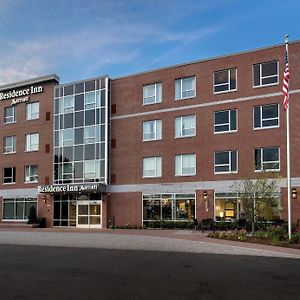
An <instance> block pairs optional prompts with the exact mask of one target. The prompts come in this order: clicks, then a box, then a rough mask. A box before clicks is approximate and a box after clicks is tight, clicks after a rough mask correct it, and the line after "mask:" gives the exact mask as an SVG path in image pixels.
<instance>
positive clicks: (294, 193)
mask: <svg viewBox="0 0 300 300" xmlns="http://www.w3.org/2000/svg"><path fill="white" fill-rule="evenodd" d="M292 198H293V199H297V190H296V189H295V188H293V189H292Z"/></svg>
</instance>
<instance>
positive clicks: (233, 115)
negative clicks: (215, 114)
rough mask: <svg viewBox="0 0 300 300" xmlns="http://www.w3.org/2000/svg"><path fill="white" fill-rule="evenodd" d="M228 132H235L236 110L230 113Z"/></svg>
mask: <svg viewBox="0 0 300 300" xmlns="http://www.w3.org/2000/svg"><path fill="white" fill-rule="evenodd" d="M230 130H236V110H235V109H234V110H231V111H230Z"/></svg>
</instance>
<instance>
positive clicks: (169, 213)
mask: <svg viewBox="0 0 300 300" xmlns="http://www.w3.org/2000/svg"><path fill="white" fill-rule="evenodd" d="M195 201H196V197H195V194H152V195H145V194H144V195H143V223H144V224H147V223H148V222H153V221H162V220H169V221H171V220H172V221H192V220H193V219H194V217H195Z"/></svg>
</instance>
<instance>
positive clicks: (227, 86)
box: [214, 69, 236, 93]
mask: <svg viewBox="0 0 300 300" xmlns="http://www.w3.org/2000/svg"><path fill="white" fill-rule="evenodd" d="M227 91H236V69H228V70H222V71H217V72H214V92H215V93H222V92H227Z"/></svg>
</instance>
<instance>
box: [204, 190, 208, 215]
mask: <svg viewBox="0 0 300 300" xmlns="http://www.w3.org/2000/svg"><path fill="white" fill-rule="evenodd" d="M203 199H204V203H205V210H206V212H208V200H209V198H208V193H207V191H204V192H203Z"/></svg>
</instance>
